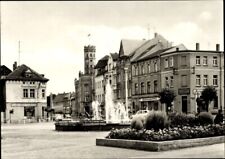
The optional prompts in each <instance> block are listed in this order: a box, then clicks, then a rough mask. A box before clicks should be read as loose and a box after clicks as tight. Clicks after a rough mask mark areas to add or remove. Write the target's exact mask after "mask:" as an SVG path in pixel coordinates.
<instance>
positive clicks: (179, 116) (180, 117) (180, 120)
mask: <svg viewBox="0 0 225 159" xmlns="http://www.w3.org/2000/svg"><path fill="white" fill-rule="evenodd" d="M170 123H171V126H172V127H177V126H184V125H185V126H187V125H188V117H187V115H186V114H183V113H176V114H175V115H173V116H170Z"/></svg>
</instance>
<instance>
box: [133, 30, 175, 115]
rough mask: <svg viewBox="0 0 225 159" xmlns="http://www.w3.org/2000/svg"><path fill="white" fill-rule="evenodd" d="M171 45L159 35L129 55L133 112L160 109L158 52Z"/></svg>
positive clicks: (159, 61)
mask: <svg viewBox="0 0 225 159" xmlns="http://www.w3.org/2000/svg"><path fill="white" fill-rule="evenodd" d="M170 47H171V43H169V42H168V41H167V40H166V39H164V38H163V37H162V36H161V35H159V34H155V37H154V38H153V39H151V40H148V41H147V42H146V43H145V44H143V45H142V46H140V47H139V48H138V49H136V50H135V51H134V54H133V56H132V57H131V60H130V61H131V69H132V107H133V110H134V112H135V111H137V110H140V109H149V110H162V109H163V108H162V106H161V103H160V102H159V99H160V98H159V95H158V93H159V92H160V91H161V75H160V71H161V68H160V63H161V60H160V58H159V54H160V52H162V51H165V50H168V49H169V48H170Z"/></svg>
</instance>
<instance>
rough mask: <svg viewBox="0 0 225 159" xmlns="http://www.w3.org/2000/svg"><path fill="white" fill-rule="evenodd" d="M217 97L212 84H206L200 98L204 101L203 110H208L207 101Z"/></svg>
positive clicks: (209, 101)
mask: <svg viewBox="0 0 225 159" xmlns="http://www.w3.org/2000/svg"><path fill="white" fill-rule="evenodd" d="M216 97H217V93H216V89H215V87H213V86H207V87H206V88H205V89H204V90H203V91H202V95H201V98H202V99H203V100H204V101H205V110H206V111H207V112H208V110H209V103H211V101H213V100H214V99H215V98H216Z"/></svg>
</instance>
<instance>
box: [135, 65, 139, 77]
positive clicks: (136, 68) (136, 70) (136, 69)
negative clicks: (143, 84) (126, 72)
mask: <svg viewBox="0 0 225 159" xmlns="http://www.w3.org/2000/svg"><path fill="white" fill-rule="evenodd" d="M135 72H136V73H135V75H136V76H137V75H138V67H137V66H136V67H135Z"/></svg>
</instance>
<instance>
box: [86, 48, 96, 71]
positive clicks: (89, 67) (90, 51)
mask: <svg viewBox="0 0 225 159" xmlns="http://www.w3.org/2000/svg"><path fill="white" fill-rule="evenodd" d="M95 50H96V49H95V46H93V45H88V46H84V74H85V75H93V74H94V66H95Z"/></svg>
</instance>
